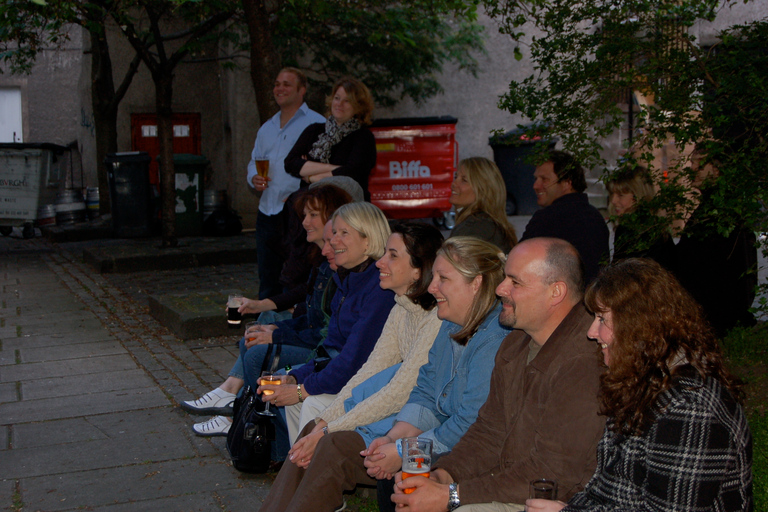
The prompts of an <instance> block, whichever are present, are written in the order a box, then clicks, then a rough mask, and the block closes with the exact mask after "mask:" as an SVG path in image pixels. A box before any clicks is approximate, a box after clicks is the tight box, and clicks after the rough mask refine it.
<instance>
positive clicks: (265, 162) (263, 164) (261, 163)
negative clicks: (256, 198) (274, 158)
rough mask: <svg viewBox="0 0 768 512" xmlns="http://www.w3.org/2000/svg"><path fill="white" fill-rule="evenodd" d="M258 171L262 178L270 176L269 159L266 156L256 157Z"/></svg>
mask: <svg viewBox="0 0 768 512" xmlns="http://www.w3.org/2000/svg"><path fill="white" fill-rule="evenodd" d="M256 172H257V173H258V174H259V176H261V177H262V178H266V177H267V176H269V159H268V158H266V157H259V158H257V159H256Z"/></svg>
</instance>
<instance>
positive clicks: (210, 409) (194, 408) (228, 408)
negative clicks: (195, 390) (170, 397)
mask: <svg viewBox="0 0 768 512" xmlns="http://www.w3.org/2000/svg"><path fill="white" fill-rule="evenodd" d="M235 398H237V395H234V394H232V393H230V392H228V391H224V390H223V389H221V388H216V389H214V390H213V391H209V392H208V393H206V394H204V395H203V396H201V397H200V398H198V399H197V400H188V401H186V402H181V404H180V405H181V408H182V409H184V410H185V411H187V412H191V413H192V414H219V415H221V416H232V415H233V414H234V413H233V410H232V405H233V404H234V403H235Z"/></svg>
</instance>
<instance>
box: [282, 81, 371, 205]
mask: <svg viewBox="0 0 768 512" xmlns="http://www.w3.org/2000/svg"><path fill="white" fill-rule="evenodd" d="M326 105H327V106H328V120H327V121H326V122H325V123H315V124H311V125H309V126H308V127H307V128H306V129H305V130H304V133H302V134H301V136H300V137H299V140H297V141H296V145H295V146H294V147H293V149H292V150H291V152H290V153H288V156H287V157H286V158H285V170H286V172H287V173H288V174H290V175H292V176H295V177H297V178H299V179H301V180H302V182H303V183H302V185H301V186H302V187H307V186H309V184H310V183H314V182H316V181H319V180H322V179H323V178H327V177H328V176H349V177H350V178H352V179H354V180H355V181H357V182H358V183H359V184H360V186H361V187H362V188H363V192H364V193H365V200H366V201H370V199H371V196H370V193H369V192H368V176H369V175H370V174H371V171H372V170H373V168H374V167H375V166H376V141H375V139H374V137H373V134H372V133H371V131H370V130H368V129H367V128H365V126H367V125H369V124H371V113H372V112H373V97H372V96H371V92H370V91H369V90H368V88H367V87H366V86H365V84H363V83H362V82H361V81H359V80H356V79H354V78H351V77H344V78H342V79H340V80H339V81H338V82H336V84H335V85H334V86H333V92H332V93H331V95H330V96H329V97H328V99H327V100H326Z"/></svg>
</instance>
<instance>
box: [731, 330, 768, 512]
mask: <svg viewBox="0 0 768 512" xmlns="http://www.w3.org/2000/svg"><path fill="white" fill-rule="evenodd" d="M722 344H723V351H724V353H725V355H726V357H727V358H728V363H729V366H730V367H732V368H734V369H735V370H736V373H737V375H738V376H739V378H741V379H742V380H743V381H744V382H745V383H746V387H745V390H746V394H747V407H746V411H747V417H748V418H749V427H750V430H751V431H752V442H753V447H752V456H753V460H752V474H753V477H754V480H753V491H754V495H755V510H768V416H766V409H765V407H766V400H768V396H767V395H766V393H768V373H766V366H765V362H766V353H767V352H768V324H765V323H762V324H758V325H757V326H756V327H752V328H746V327H737V328H734V329H732V330H731V331H730V332H729V333H728V335H727V336H726V337H725V338H724V339H723V340H722Z"/></svg>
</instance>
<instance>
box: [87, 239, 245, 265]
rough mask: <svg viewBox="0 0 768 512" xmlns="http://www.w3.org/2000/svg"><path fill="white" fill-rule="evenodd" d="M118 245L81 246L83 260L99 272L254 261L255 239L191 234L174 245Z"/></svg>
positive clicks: (156, 242)
mask: <svg viewBox="0 0 768 512" xmlns="http://www.w3.org/2000/svg"><path fill="white" fill-rule="evenodd" d="M123 242H124V243H122V244H119V245H105V244H99V245H94V244H90V245H89V246H86V247H84V248H83V261H84V262H85V263H86V264H87V265H90V266H91V267H93V268H94V269H96V270H97V271H98V272H100V273H105V272H134V271H140V270H166V269H179V268H190V267H204V266H208V265H223V264H236V263H254V262H255V261H256V239H255V237H252V236H241V237H236V238H235V237H232V238H229V239H227V240H222V239H217V238H207V237H190V238H186V239H181V240H179V245H178V246H177V247H166V248H163V247H161V243H160V241H159V240H157V239H135V240H130V241H127V240H124V241H123Z"/></svg>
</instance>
